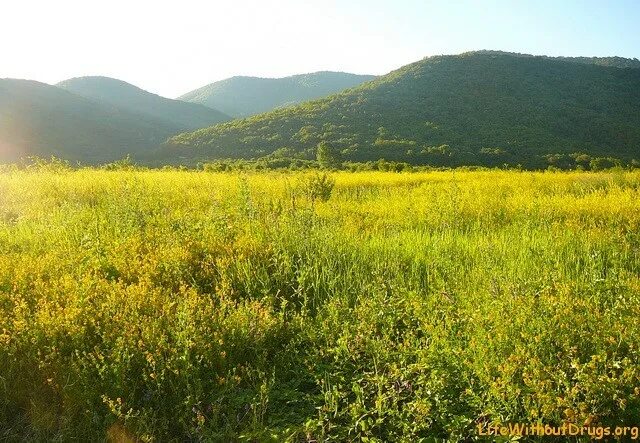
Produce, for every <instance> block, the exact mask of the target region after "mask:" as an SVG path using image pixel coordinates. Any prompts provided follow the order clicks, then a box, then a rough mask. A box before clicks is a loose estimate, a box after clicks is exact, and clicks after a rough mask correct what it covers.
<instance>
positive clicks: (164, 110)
mask: <svg viewBox="0 0 640 443" xmlns="http://www.w3.org/2000/svg"><path fill="white" fill-rule="evenodd" d="M56 86H58V87H60V88H62V89H66V90H67V91H69V92H73V93H74V94H77V95H81V96H83V97H85V98H89V99H93V100H96V101H100V102H104V103H108V104H110V105H113V106H116V107H118V108H121V109H124V110H127V111H131V112H135V113H139V114H144V115H148V116H150V117H153V118H155V119H158V120H164V121H166V122H167V123H169V124H171V125H175V126H178V127H181V128H184V129H185V130H187V129H197V128H203V127H205V126H211V125H213V124H216V123H220V122H223V121H227V120H230V119H231V118H230V117H229V116H228V115H225V114H223V113H222V112H220V111H217V110H215V109H212V108H211V107H206V106H203V105H199V104H196V103H185V102H184V101H180V100H171V99H168V98H164V97H161V96H159V95H156V94H152V93H150V92H147V91H144V90H142V89H140V88H138V87H136V86H133V85H131V84H129V83H126V82H123V81H121V80H116V79H113V78H108V77H77V78H72V79H69V80H65V81H63V82H60V83H58V84H57V85H56Z"/></svg>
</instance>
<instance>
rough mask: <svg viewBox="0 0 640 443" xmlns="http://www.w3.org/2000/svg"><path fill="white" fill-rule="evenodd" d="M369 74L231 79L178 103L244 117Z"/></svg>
mask: <svg viewBox="0 0 640 443" xmlns="http://www.w3.org/2000/svg"><path fill="white" fill-rule="evenodd" d="M374 78H375V77H374V76H372V75H357V74H348V73H344V72H328V71H323V72H315V73H312V74H302V75H294V76H291V77H284V78H258V77H231V78H228V79H226V80H222V81H219V82H215V83H211V84H210V85H207V86H204V87H202V88H200V89H196V90H195V91H192V92H189V93H187V94H185V95H183V96H182V97H180V98H179V99H180V100H184V101H188V102H193V103H200V104H203V105H206V106H209V107H211V108H214V109H219V110H221V111H222V112H225V113H227V114H229V115H232V116H235V117H247V116H250V115H254V114H259V113H261V112H267V111H271V110H273V109H276V108H280V107H283V106H291V105H294V104H297V103H301V102H304V101H308V100H312V99H316V98H320V97H326V96H327V95H330V94H334V93H336V92H340V91H342V90H344V89H347V88H351V87H354V86H357V85H359V84H361V83H363V82H366V81H369V80H372V79H374Z"/></svg>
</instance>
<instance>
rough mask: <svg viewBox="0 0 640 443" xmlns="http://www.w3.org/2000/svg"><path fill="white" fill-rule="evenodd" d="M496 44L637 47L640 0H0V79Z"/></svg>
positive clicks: (181, 79) (329, 65) (191, 75)
mask: <svg viewBox="0 0 640 443" xmlns="http://www.w3.org/2000/svg"><path fill="white" fill-rule="evenodd" d="M479 49H495V50H504V51H513V52H521V53H528V54H536V55H551V56H558V55H562V56H613V55H617V56H620V57H629V58H640V0H606V1H605V0H582V1H578V0H531V1H524V0H520V1H519V0H484V1H471V0H458V1H454V0H440V1H431V0H422V1H420V0H384V1H383V0H342V1H340V0H281V1H270V0H262V1H260V0H228V1H227V0H209V1H201V0H180V1H165V0H155V1H148V0H108V1H105V0H82V1H79V0H57V1H51V0H39V1H37V0H2V3H0V78H6V77H9V78H26V79H32V80H38V81H42V82H45V83H51V84H54V83H56V82H59V81H61V80H64V79H67V78H71V77H78V76H84V75H104V76H109V77H115V78H119V79H121V80H125V81H127V82H129V83H133V84H135V85H136V86H139V87H141V88H143V89H146V90H148V91H151V92H154V93H157V94H160V95H164V96H166V97H172V98H174V97H177V96H179V95H181V94H183V93H186V92H188V91H190V90H193V89H196V88H198V87H201V86H204V85H206V84H208V83H211V82H214V81H217V80H222V79H224V78H228V77H231V76H234V75H253V76H259V77H282V76H287V75H293V74H301V73H307V72H315V71H321V70H331V71H345V72H353V73H358V74H376V75H379V74H385V73H387V72H389V71H391V70H394V69H397V68H399V67H400V66H403V65H406V64H408V63H411V62H414V61H417V60H420V59H422V58H424V57H426V56H430V55H438V54H458V53H461V52H465V51H472V50H479Z"/></svg>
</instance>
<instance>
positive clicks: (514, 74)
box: [166, 51, 640, 167]
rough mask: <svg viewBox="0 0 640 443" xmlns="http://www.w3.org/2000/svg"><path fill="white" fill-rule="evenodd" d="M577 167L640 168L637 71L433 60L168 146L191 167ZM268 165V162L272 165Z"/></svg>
mask: <svg viewBox="0 0 640 443" xmlns="http://www.w3.org/2000/svg"><path fill="white" fill-rule="evenodd" d="M321 143H322V146H323V147H324V150H325V151H326V150H330V151H332V152H334V153H335V155H336V156H341V157H342V158H343V159H345V160H354V161H366V160H377V159H381V158H384V159H387V160H399V161H407V162H411V163H416V164H433V165H447V166H454V165H465V164H479V165H502V164H504V163H507V164H511V165H516V164H522V165H523V166H525V167H544V166H546V165H549V164H552V165H557V166H561V167H562V166H565V167H566V166H567V165H569V167H571V166H575V165H578V164H580V163H581V162H583V163H584V162H588V161H589V159H590V158H593V157H615V158H619V159H623V160H625V161H631V160H632V159H640V69H629V68H617V67H609V66H600V64H594V63H588V64H586V63H582V62H578V63H576V61H575V60H563V59H555V58H549V57H534V56H523V55H520V54H508V53H498V52H487V51H481V52H475V53H466V54H462V55H457V56H436V57H429V58H426V59H423V60H421V61H419V62H416V63H413V64H410V65H408V66H405V67H403V68H400V69H398V70H397V71H394V72H391V73H390V74H388V75H385V76H383V77H380V78H378V79H376V80H374V81H371V82H368V83H365V84H363V85H361V86H359V87H356V88H354V89H351V90H348V91H345V92H344V93H340V94H337V95H333V96H330V97H328V98H324V99H320V100H316V101H313V102H308V103H304V104H301V105H298V106H295V107H290V108H285V109H278V110H275V111H272V112H269V113H265V114H261V115H258V116H254V117H252V118H248V119H243V120H235V121H232V122H228V123H223V124H220V125H217V126H214V127H211V128H206V129H201V130H199V131H196V132H192V133H185V134H181V135H178V136H175V137H173V138H172V139H170V140H169V142H168V143H167V145H166V148H167V149H166V152H167V153H168V152H169V151H171V150H174V153H173V155H180V156H187V157H191V158H197V159H209V158H223V157H243V158H255V157H261V156H265V155H269V154H272V155H287V156H291V155H295V156H300V157H308V158H313V157H315V155H316V151H317V147H318V145H319V144H321ZM274 153H275V154H274Z"/></svg>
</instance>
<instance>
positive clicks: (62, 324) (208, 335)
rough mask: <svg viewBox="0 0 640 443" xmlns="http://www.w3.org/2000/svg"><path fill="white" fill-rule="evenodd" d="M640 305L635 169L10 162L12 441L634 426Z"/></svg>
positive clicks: (7, 365) (340, 438) (6, 260)
mask: <svg viewBox="0 0 640 443" xmlns="http://www.w3.org/2000/svg"><path fill="white" fill-rule="evenodd" d="M639 316H640V172H633V171H623V170H618V171H606V172H521V171H503V170H479V171H465V170H450V171H433V172H414V173H393V172H359V173H358V172H356V173H349V172H332V173H329V177H324V178H323V176H322V175H318V173H315V172H244V173H243V172H228V173H215V172H203V171H178V170H135V169H131V170H117V171H104V170H97V169H88V168H87V169H78V170H66V169H64V168H62V169H60V170H56V168H46V167H41V168H35V169H22V170H18V169H6V170H4V171H3V172H0V440H7V441H23V440H28V441H71V440H74V441H105V440H107V441H114V442H126V441H143V442H151V441H158V442H164V441H220V442H231V441H256V442H268V441H277V442H279V441H292V442H311V441H317V442H321V441H328V442H346V441H363V442H391V441H394V442H395V441H397V442H416V441H436V440H438V439H443V440H448V441H460V440H465V439H466V440H474V439H478V438H480V437H479V435H478V432H477V426H478V425H479V424H480V425H489V424H501V423H509V422H525V423H543V424H550V425H562V424H567V423H572V424H576V425H580V426H582V425H591V426H594V425H596V424H602V425H611V426H613V425H617V424H623V425H640V421H639V419H638V417H640V349H639V346H640V321H639ZM587 439H588V437H585V438H584V440H587Z"/></svg>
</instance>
